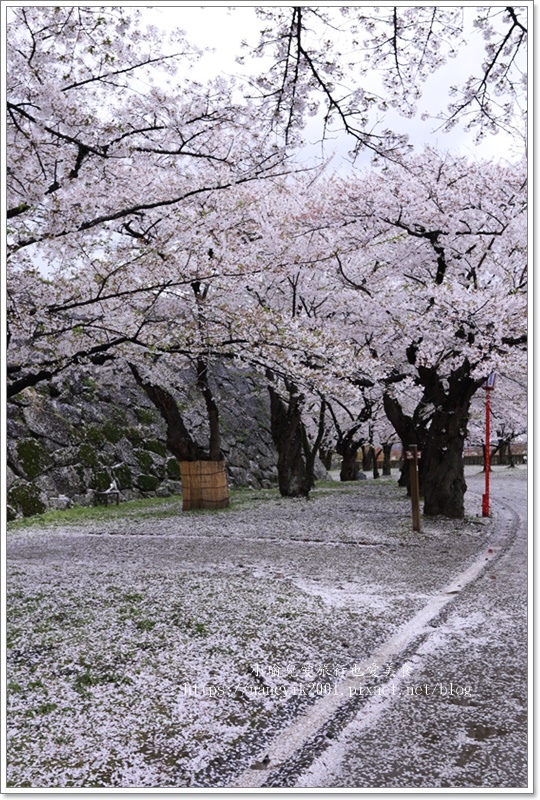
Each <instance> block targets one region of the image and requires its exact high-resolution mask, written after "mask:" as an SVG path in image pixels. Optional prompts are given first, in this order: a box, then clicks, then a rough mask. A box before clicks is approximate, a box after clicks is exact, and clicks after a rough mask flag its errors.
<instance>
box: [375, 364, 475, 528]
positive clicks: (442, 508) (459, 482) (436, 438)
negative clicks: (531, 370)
mask: <svg viewBox="0 0 540 800" xmlns="http://www.w3.org/2000/svg"><path fill="white" fill-rule="evenodd" d="M470 371H471V367H470V365H469V364H468V362H467V361H465V362H464V363H463V364H462V366H461V367H460V368H459V369H456V370H455V371H454V372H453V373H451V375H450V377H449V378H448V380H447V381H445V382H444V383H443V381H442V379H441V378H440V377H439V376H438V375H437V372H436V370H435V369H433V368H427V367H420V366H419V367H418V376H419V379H420V382H421V384H422V386H423V387H424V394H423V397H422V403H421V404H419V406H418V408H417V409H416V410H415V413H414V415H413V417H414V418H412V417H410V416H408V415H406V414H405V413H404V412H403V410H402V408H401V406H400V404H399V401H398V400H396V399H395V398H392V397H389V396H388V395H385V396H384V408H385V412H386V415H387V417H388V419H389V420H390V422H391V423H392V424H393V426H394V428H395V430H396V433H397V434H398V436H399V437H400V439H401V441H402V443H403V444H404V446H405V448H406V447H407V446H408V445H410V444H416V445H417V446H418V449H419V450H420V452H421V458H420V460H419V462H418V472H419V481H420V494H421V495H423V497H424V514H425V515H426V516H436V515H439V514H440V515H443V516H445V517H451V518H454V519H461V518H462V517H463V516H464V513H465V512H464V495H465V492H466V490H467V484H466V483H465V475H464V468H463V447H464V444H465V436H466V430H467V422H468V419H469V407H470V403H471V399H472V397H473V395H474V393H475V392H476V390H477V389H478V388H479V387H480V386H481V384H482V381H475V380H473V379H472V378H471V377H470ZM429 408H433V409H434V410H433V411H432V412H431V413H430V414H429V427H427V426H428V416H426V415H425V410H426V409H429ZM404 470H405V471H408V470H407V467H406V463H405V464H404Z"/></svg>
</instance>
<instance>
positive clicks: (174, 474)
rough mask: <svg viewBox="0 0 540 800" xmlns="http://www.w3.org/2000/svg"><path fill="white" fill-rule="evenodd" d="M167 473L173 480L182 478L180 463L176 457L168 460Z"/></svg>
mask: <svg viewBox="0 0 540 800" xmlns="http://www.w3.org/2000/svg"><path fill="white" fill-rule="evenodd" d="M167 475H168V476H169V478H170V479H171V480H172V481H179V480H180V465H179V463H178V461H177V460H176V458H169V459H168V460H167Z"/></svg>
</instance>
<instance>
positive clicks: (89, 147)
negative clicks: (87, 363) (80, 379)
mask: <svg viewBox="0 0 540 800" xmlns="http://www.w3.org/2000/svg"><path fill="white" fill-rule="evenodd" d="M172 38H173V42H172V44H171V45H166V44H165V43H164V42H163V41H162V38H161V37H160V36H159V35H158V33H157V32H156V30H154V29H152V28H149V29H144V27H143V26H142V24H141V22H140V20H139V19H138V12H137V11H134V10H133V9H122V8H118V7H109V8H104V9H102V8H97V7H71V6H58V7H52V6H37V7H27V6H25V7H19V8H14V9H12V10H10V17H9V22H8V30H7V44H8V53H7V63H8V74H7V91H6V101H7V118H6V122H7V125H6V132H7V149H8V153H9V166H8V170H7V217H8V227H7V250H8V258H9V278H8V280H9V283H8V325H9V331H8V345H9V354H8V374H9V379H10V386H9V391H10V392H17V391H20V390H21V389H22V388H24V387H25V386H30V385H34V384H35V383H36V382H37V381H39V380H42V379H47V378H48V377H50V376H51V375H53V374H55V373H56V372H57V371H59V370H62V369H64V368H65V367H66V366H68V365H69V364H70V363H77V362H79V361H80V360H81V359H83V358H85V357H87V358H94V357H96V356H97V355H98V354H99V353H102V352H105V351H108V350H111V349H114V347H115V346H116V345H117V344H118V343H122V342H125V341H127V340H128V339H131V341H132V342H136V340H137V337H138V334H139V330H138V327H137V325H136V324H134V325H132V326H130V330H129V334H126V332H125V331H124V330H122V331H121V332H120V333H119V332H118V329H117V328H115V326H114V324H113V325H110V324H109V320H110V319H112V316H114V315H112V314H111V308H110V305H111V303H112V304H113V305H114V303H115V302H116V303H117V304H118V305H119V306H121V304H122V303H123V302H125V301H126V299H128V298H134V297H138V298H141V302H142V303H143V305H145V307H146V308H147V309H149V308H151V306H152V304H153V303H154V302H155V293H156V292H162V291H164V290H165V289H170V288H171V287H172V288H174V287H175V286H180V285H183V284H185V283H186V282H188V283H189V281H190V279H191V276H190V275H189V271H188V275H187V277H186V275H185V274H180V275H179V274H178V266H179V265H178V264H177V262H176V260H175V259H176V253H175V251H174V243H171V241H172V240H173V239H174V237H173V236H172V234H171V230H170V227H168V226H169V225H170V224H172V223H174V222H175V221H176V218H175V216H174V214H173V215H171V214H170V213H169V212H170V211H171V210H172V209H175V208H177V207H179V206H182V204H184V203H188V202H189V201H190V200H191V199H192V198H196V197H199V196H201V197H202V196H204V195H206V194H208V193H209V192H219V191H227V190H228V189H229V188H230V187H231V186H234V185H240V184H242V183H248V182H251V181H256V180H259V179H260V178H262V177H264V176H267V175H272V174H275V173H276V172H281V171H283V151H282V150H281V149H280V148H279V147H278V145H277V143H276V141H275V137H270V136H269V135H265V133H264V131H263V130H262V129H261V127H260V126H257V124H256V111H255V108H254V107H253V106H252V105H251V104H249V103H245V102H243V103H240V104H239V103H238V102H237V100H234V101H233V92H234V88H233V86H232V85H230V84H226V83H225V82H224V81H223V80H222V79H217V80H216V81H213V82H212V81H211V82H209V83H208V84H207V85H205V86H203V85H200V84H199V83H197V81H196V80H193V79H192V78H188V77H185V73H186V71H188V70H189V67H190V66H192V65H193V64H194V63H195V59H196V55H197V54H196V53H195V52H194V51H193V49H192V48H191V47H190V46H189V45H188V43H187V42H186V41H185V39H184V38H183V36H182V34H181V33H176V34H175V35H174V36H173V37H172ZM180 68H182V69H183V73H182V79H181V80H177V81H176V82H175V81H174V80H173V77H175V76H176V75H177V70H178V69H180ZM134 245H136V247H134ZM143 262H144V270H141V264H142V263H143ZM134 275H136V277H135V278H134ZM75 279H76V285H75V283H73V281H74V280H75ZM115 298H116V300H115ZM142 298H144V299H142ZM67 317H69V319H67Z"/></svg>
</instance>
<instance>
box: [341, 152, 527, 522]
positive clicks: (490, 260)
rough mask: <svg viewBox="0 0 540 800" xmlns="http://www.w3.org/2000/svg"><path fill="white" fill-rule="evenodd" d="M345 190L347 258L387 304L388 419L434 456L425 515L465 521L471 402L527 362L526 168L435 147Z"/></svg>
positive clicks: (428, 464)
mask: <svg viewBox="0 0 540 800" xmlns="http://www.w3.org/2000/svg"><path fill="white" fill-rule="evenodd" d="M339 191H340V192H341V194H342V197H343V199H342V202H341V205H339V199H338V198H337V197H336V198H334V201H335V202H334V208H336V209H337V208H338V206H339V211H337V212H336V225H337V224H339V225H340V226H341V231H342V234H341V240H340V245H339V247H338V246H336V260H337V261H338V263H339V265H340V267H339V269H340V272H341V275H342V278H343V281H344V282H345V283H347V284H348V285H349V286H353V287H357V289H358V292H359V293H360V290H362V292H363V293H365V292H367V293H368V294H369V295H370V296H371V298H372V299H373V300H374V301H375V302H376V304H377V307H378V314H377V315H376V316H375V317H371V320H369V321H368V327H369V331H370V333H369V335H370V337H371V338H370V341H371V346H372V348H373V349H374V350H375V351H376V352H377V355H378V357H379V359H380V360H381V363H383V364H386V367H385V370H386V377H385V378H384V380H383V383H384V385H385V394H384V401H385V408H386V412H387V414H388V417H389V419H390V421H391V422H392V424H393V425H394V427H395V429H396V431H397V433H398V434H399V436H400V438H401V440H402V442H403V444H404V445H409V444H417V445H418V446H419V447H420V448H421V449H422V451H423V455H422V486H423V493H424V496H425V507H424V513H426V514H429V515H434V514H445V515H447V516H455V517H460V516H463V495H464V492H465V489H466V484H465V480H464V477H463V467H462V452H463V442H464V439H465V435H466V428H467V420H468V414H469V409H470V402H471V399H472V397H473V396H474V395H475V393H476V391H477V390H478V388H479V387H480V386H481V385H482V383H483V382H484V380H485V378H486V377H487V375H488V374H489V373H490V372H492V371H500V370H501V369H503V368H504V367H505V365H509V364H511V363H513V362H515V361H516V359H520V358H521V359H522V358H523V357H524V355H525V347H526V339H527V335H526V267H527V258H526V245H527V240H526V222H527V217H526V200H527V196H526V171H525V167H524V165H523V164H522V165H514V166H513V167H512V168H510V167H503V166H500V165H496V164H490V163H485V164H479V163H471V162H468V161H467V160H465V159H463V158H451V157H450V156H446V157H441V156H439V155H438V154H437V153H436V152H434V151H426V152H425V153H424V154H423V155H422V156H418V157H416V158H411V159H409V160H408V163H407V165H406V168H401V167H399V166H396V167H391V168H390V167H387V168H385V169H384V170H381V171H379V172H376V171H373V172H371V173H370V174H369V175H368V176H366V177H365V179H363V180H351V181H344V182H343V183H342V185H340V186H339ZM340 249H341V252H339V250H340ZM360 321H361V320H360V316H359V319H358V324H360Z"/></svg>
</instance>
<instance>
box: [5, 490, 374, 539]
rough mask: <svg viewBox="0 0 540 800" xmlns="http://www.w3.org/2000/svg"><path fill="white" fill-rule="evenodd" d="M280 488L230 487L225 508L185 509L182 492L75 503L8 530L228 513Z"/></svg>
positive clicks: (275, 494)
mask: <svg viewBox="0 0 540 800" xmlns="http://www.w3.org/2000/svg"><path fill="white" fill-rule="evenodd" d="M359 486H360V487H361V484H359V483H357V482H355V483H340V482H339V481H332V480H330V481H318V482H317V485H316V487H315V489H314V490H313V492H312V494H313V496H319V497H320V496H324V495H325V494H329V493H335V492H354V491H358V487H359ZM279 497H280V494H279V489H277V488H272V489H250V488H237V489H231V490H230V501H231V505H230V507H229V508H221V509H216V510H213V509H194V510H192V511H187V512H182V498H181V496H180V495H173V496H171V497H148V498H144V499H140V500H130V501H128V502H125V503H120V504H119V505H118V506H117V505H109V506H102V505H100V506H73V507H72V508H67V509H65V510H63V511H54V510H49V511H45V512H44V513H43V514H35V515H34V516H32V517H25V518H23V519H17V520H14V521H13V522H8V523H7V530H8V531H15V530H22V529H28V528H38V527H39V528H41V527H44V526H50V527H54V526H56V525H78V524H81V525H83V524H85V523H88V522H99V521H100V520H110V519H126V518H127V519H129V518H130V517H132V518H134V517H152V518H153V519H160V518H161V519H162V518H166V517H172V516H176V515H178V514H182V513H184V514H224V513H225V514H226V513H229V512H230V511H234V510H235V509H245V508H248V507H249V506H250V505H252V504H254V503H260V502H261V501H262V502H264V501H265V500H272V499H278V498H279Z"/></svg>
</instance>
